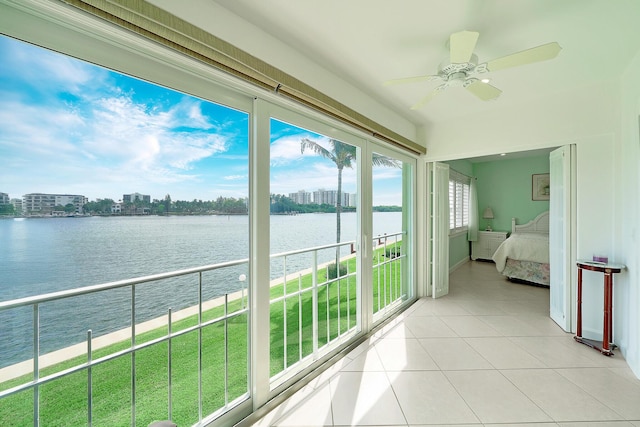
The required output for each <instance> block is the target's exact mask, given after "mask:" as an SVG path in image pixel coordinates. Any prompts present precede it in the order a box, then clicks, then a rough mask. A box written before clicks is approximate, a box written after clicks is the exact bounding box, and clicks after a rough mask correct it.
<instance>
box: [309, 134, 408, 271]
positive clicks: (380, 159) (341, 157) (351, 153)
mask: <svg viewBox="0 0 640 427" xmlns="http://www.w3.org/2000/svg"><path fill="white" fill-rule="evenodd" d="M328 145H329V148H325V147H323V146H322V145H320V144H318V143H317V142H315V141H311V140H310V139H307V138H304V139H303V140H302V141H300V152H301V153H304V150H305V149H309V150H311V151H313V152H315V153H316V154H319V155H320V156H322V157H324V158H325V159H329V160H331V161H332V162H333V163H335V165H336V167H337V168H338V194H337V200H336V243H340V213H341V212H342V170H343V169H344V168H352V167H353V166H352V164H353V162H355V161H356V147H355V146H353V145H350V144H345V143H344V142H340V141H338V140H335V139H329V144H328ZM373 165H374V166H386V167H394V168H399V167H400V166H401V164H400V162H398V161H397V160H394V159H391V158H389V157H386V156H382V155H380V154H376V153H374V154H373ZM336 265H337V262H336Z"/></svg>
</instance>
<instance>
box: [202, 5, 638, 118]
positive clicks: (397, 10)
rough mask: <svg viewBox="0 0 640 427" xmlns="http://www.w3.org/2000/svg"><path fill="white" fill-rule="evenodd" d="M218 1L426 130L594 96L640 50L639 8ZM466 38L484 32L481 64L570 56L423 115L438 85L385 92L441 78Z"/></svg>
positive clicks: (448, 95) (437, 103)
mask: <svg viewBox="0 0 640 427" xmlns="http://www.w3.org/2000/svg"><path fill="white" fill-rule="evenodd" d="M214 1H215V2H216V3H218V4H219V5H221V6H222V7H224V8H226V9H227V10H229V11H230V12H232V13H233V14H236V15H238V16H240V17H241V18H243V19H245V20H247V21H249V22H250V23H252V24H253V25H255V26H257V27H259V28H260V29H262V30H263V31H265V32H266V33H268V34H270V35H271V36H273V37H275V38H276V39H279V40H280V41H282V42H283V43H285V44H287V45H289V46H290V47H291V48H293V49H294V50H296V51H297V52H298V53H299V54H300V55H304V56H306V57H308V58H310V59H312V60H313V61H315V62H317V63H318V64H319V65H321V66H322V67H323V68H324V69H326V70H328V71H330V72H332V73H333V74H335V75H337V76H340V77H341V78H342V79H343V80H345V81H347V82H349V83H351V84H352V85H353V86H355V87H356V88H358V89H360V90H361V91H363V92H365V93H367V94H369V95H370V96H371V98H373V99H374V100H376V101H379V102H380V103H382V104H383V105H386V106H387V107H389V108H391V109H392V110H394V111H396V112H397V113H398V114H399V115H401V116H403V117H405V118H406V119H407V120H409V121H410V122H412V123H414V124H416V125H417V126H423V125H425V124H435V123H438V122H441V121H445V120H450V119H453V118H457V117H461V116H465V115H470V114H476V113H479V112H482V111H485V110H487V109H496V108H510V107H512V106H513V107H515V106H517V105H521V104H522V103H523V102H527V101H528V100H532V99H536V98H540V97H547V96H562V94H563V93H565V92H570V91H573V90H576V88H585V90H588V87H589V86H592V85H594V84H598V82H601V81H603V80H611V79H614V78H616V77H617V76H619V75H620V73H621V72H622V70H623V69H624V68H625V67H626V66H627V64H628V63H629V61H630V60H631V58H632V57H633V55H634V54H635V53H636V52H638V50H639V49H640V0H393V1H391V0H295V1H294V0H263V1H257V0H214ZM461 30H472V31H478V32H479V33H480V37H479V39H478V43H477V45H476V49H475V53H476V54H477V55H478V58H479V62H485V61H488V60H491V59H495V58H499V57H502V56H505V55H508V54H510V53H513V52H517V51H520V50H524V49H527V48H531V47H535V46H538V45H542V44H545V43H548V42H552V41H556V42H558V43H559V44H560V46H561V47H562V48H563V49H562V51H561V52H560V54H559V55H558V57H557V58H555V59H553V60H550V61H545V62H540V63H535V64H530V65H524V66H521V67H516V68H510V69H506V70H501V71H496V72H494V73H491V75H490V77H491V84H492V85H494V86H496V87H498V88H499V89H501V90H502V91H503V93H502V95H501V96H500V98H498V99H497V100H494V101H488V102H487V101H481V100H479V99H477V98H476V97H475V96H473V95H472V94H471V93H468V92H467V91H465V90H464V89H462V88H453V89H447V91H446V92H444V93H442V94H440V95H439V96H438V97H436V98H434V99H433V100H432V101H431V102H430V103H428V104H427V105H426V106H424V107H423V108H421V109H420V110H418V111H414V110H410V107H411V106H412V105H414V104H415V103H416V102H418V101H419V100H420V99H421V98H422V97H423V96H425V95H426V94H427V93H429V92H430V91H431V90H432V89H433V88H434V87H435V86H437V85H438V84H439V83H438V82H421V83H412V84H405V85H400V86H383V85H382V83H383V82H385V81H387V80H390V79H397V78H402V77H411V76H419V75H426V74H435V73H436V71H437V67H438V64H439V63H440V62H442V61H443V60H447V59H448V48H447V46H446V42H447V40H448V37H449V35H450V34H451V33H453V32H457V31H461ZM238 47H240V48H242V46H238ZM261 59H263V60H265V61H267V62H269V58H268V57H262V58H261ZM296 77H298V78H300V79H301V80H304V76H296Z"/></svg>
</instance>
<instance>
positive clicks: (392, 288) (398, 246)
mask: <svg viewBox="0 0 640 427" xmlns="http://www.w3.org/2000/svg"><path fill="white" fill-rule="evenodd" d="M404 234H406V233H405V232H398V233H392V234H384V235H381V236H377V237H375V238H374V239H373V246H374V248H378V249H380V250H378V251H375V250H374V257H373V273H374V274H373V279H374V295H375V298H374V307H373V312H374V314H375V313H386V312H387V311H388V310H390V309H393V308H395V307H396V306H397V305H398V304H400V303H402V301H404V300H405V299H406V298H407V297H408V295H407V287H406V284H405V283H404V282H403V279H404V277H403V270H404V268H403V266H404V265H405V262H406V259H407V253H406V252H407V250H406V247H403V246H402V243H403V240H402V236H403V235H404Z"/></svg>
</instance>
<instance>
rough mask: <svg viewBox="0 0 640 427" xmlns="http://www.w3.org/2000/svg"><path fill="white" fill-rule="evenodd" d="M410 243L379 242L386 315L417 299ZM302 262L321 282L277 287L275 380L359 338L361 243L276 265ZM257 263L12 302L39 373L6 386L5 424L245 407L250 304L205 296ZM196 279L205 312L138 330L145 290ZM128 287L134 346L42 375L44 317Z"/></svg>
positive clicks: (378, 293)
mask: <svg viewBox="0 0 640 427" xmlns="http://www.w3.org/2000/svg"><path fill="white" fill-rule="evenodd" d="M402 234H403V233H395V234H390V235H385V236H378V237H376V238H375V239H374V246H377V248H376V249H375V250H374V253H373V255H374V256H373V261H374V265H373V276H372V277H373V284H372V285H373V294H374V313H375V312H384V310H386V309H389V308H391V307H394V306H396V305H397V304H399V303H400V302H401V301H403V300H404V299H405V298H406V297H407V295H406V293H404V292H403V289H404V287H403V285H402V268H401V263H402V262H403V260H405V259H406V253H401V251H400V248H401V245H402ZM389 242H391V243H389ZM342 246H349V247H351V248H352V249H351V251H350V253H349V254H348V255H347V256H345V257H341V258H339V259H340V262H339V264H340V266H341V267H339V268H338V267H335V261H334V262H333V266H334V268H335V270H334V273H331V272H330V264H331V262H328V263H323V264H319V263H318V256H317V254H318V252H319V251H322V250H332V249H333V250H335V251H337V253H339V248H340V247H342ZM300 254H311V258H312V262H311V269H310V270H311V271H310V272H309V271H305V274H303V272H297V273H295V274H293V275H292V274H289V275H287V274H284V275H283V276H282V277H281V278H280V279H278V280H279V283H278V281H277V280H276V281H272V287H271V295H272V297H271V301H270V307H271V309H270V312H271V321H272V324H273V323H274V322H276V324H279V325H281V327H280V329H278V328H276V329H274V328H273V327H272V328H271V337H270V340H271V376H272V381H278V380H282V379H284V378H287V377H289V376H290V375H292V374H293V373H295V372H296V371H297V368H298V367H299V365H302V364H305V363H308V362H309V361H313V360H316V359H317V358H318V357H319V356H320V355H322V354H325V350H327V349H330V348H334V347H335V346H336V345H339V344H340V343H342V342H345V341H347V340H348V339H350V338H351V337H352V336H353V335H354V334H355V333H356V332H357V331H356V326H357V319H356V301H357V300H356V294H357V292H356V288H355V286H356V282H357V281H356V269H355V254H354V251H353V242H345V243H339V244H332V245H326V246H319V247H314V248H307V249H302V250H297V251H291V252H286V253H280V254H274V255H271V259H272V266H273V265H274V263H278V262H281V263H282V264H281V265H282V267H283V268H282V271H284V272H285V273H286V271H287V261H288V259H290V258H291V257H294V256H297V255H300ZM248 262H249V261H248V259H242V260H236V261H230V262H225V263H219V264H213V265H207V266H202V267H196V268H190V269H184V270H178V271H173V272H168V273H162V274H156V275H150V276H144V277H138V278H134V279H127V280H121V281H116V282H110V283H105V284H101V285H95V286H87V287H83V288H77V289H71V290H66V291H60V292H54V293H49V294H43V295H38V296H33V297H27V298H22V299H17V300H11V301H5V302H0V312H3V311H7V310H12V309H18V308H25V307H31V309H32V311H33V317H32V325H31V326H32V331H31V332H30V334H31V338H32V340H33V350H32V351H33V354H34V355H36V356H37V357H34V358H33V359H32V360H29V361H26V362H23V364H27V365H28V366H29V369H28V373H26V374H24V375H22V376H19V377H16V378H12V379H6V380H0V381H2V382H0V422H1V423H3V424H6V423H9V424H11V423H16V422H17V423H18V424H20V425H29V424H33V425H34V426H37V425H73V424H88V425H92V424H106V425H127V424H130V425H147V424H148V423H149V422H151V421H153V420H157V419H163V418H168V419H173V420H174V422H178V423H179V425H192V424H194V423H203V422H206V420H212V419H215V418H216V417H217V416H219V415H221V414H222V413H224V412H226V411H228V410H229V409H231V408H233V407H235V406H236V405H238V404H239V403H241V402H243V401H245V400H246V399H247V398H248V397H249V387H250V384H249V369H250V368H249V308H248V307H249V304H248V297H249V295H248V293H246V289H245V288H244V287H243V288H242V290H241V291H239V292H236V293H233V294H226V293H225V294H224V295H223V296H221V297H218V298H216V299H215V302H213V303H212V301H205V300H204V298H203V291H202V289H203V275H204V274H206V272H209V271H215V270H222V269H229V268H233V269H234V271H237V268H239V267H243V266H244V268H247V267H248ZM272 268H273V267H272ZM185 276H196V277H197V282H198V284H197V288H198V303H197V305H196V306H194V307H192V308H191V311H188V310H181V311H179V312H175V313H174V312H173V311H172V310H171V308H169V310H168V312H167V314H166V315H165V316H162V317H161V318H159V319H155V320H156V321H158V320H159V321H160V324H159V325H158V323H155V324H154V327H150V328H141V327H140V325H139V324H136V321H135V319H136V287H137V286H139V285H142V284H148V283H152V282H158V281H162V280H167V279H172V278H176V277H185ZM245 277H246V276H245ZM240 280H242V278H241V279H240ZM274 282H275V283H276V284H275V285H274ZM243 286H244V283H243ZM117 288H129V289H130V291H131V298H130V300H131V325H133V327H129V328H126V330H125V333H126V334H127V335H128V338H127V339H125V340H124V341H123V340H122V339H120V341H118V342H113V343H111V345H107V346H104V347H102V348H99V347H101V346H96V348H93V345H94V343H95V342H97V341H98V339H97V338H94V337H93V334H92V331H91V330H88V331H87V336H86V341H85V342H84V344H83V343H80V344H78V345H77V346H80V347H81V349H80V351H79V354H77V355H71V356H69V355H68V356H67V357H63V358H62V359H61V360H60V361H59V362H57V363H53V362H52V363H51V366H45V365H46V364H41V362H42V361H43V360H45V358H46V357H47V356H48V355H46V354H45V355H42V354H40V338H39V335H40V328H41V325H40V306H41V305H43V304H45V303H47V302H49V301H61V300H65V299H69V298H73V297H77V296H82V295H87V294H98V293H101V292H105V291H108V290H111V289H117ZM105 300H106V298H105ZM105 303H108V301H105ZM285 313H286V315H285ZM309 314H311V315H309ZM300 325H303V327H299V326H300ZM121 332H122V331H121ZM24 336H29V333H26V332H25V335H24ZM301 343H302V345H300V344H301ZM77 346H76V347H77ZM82 347H83V348H82ZM60 351H64V350H60ZM221 368H222V369H221ZM9 369H10V367H9ZM4 370H5V371H6V370H7V368H5V369H4ZM0 378H1V377H0ZM194 402H196V403H194Z"/></svg>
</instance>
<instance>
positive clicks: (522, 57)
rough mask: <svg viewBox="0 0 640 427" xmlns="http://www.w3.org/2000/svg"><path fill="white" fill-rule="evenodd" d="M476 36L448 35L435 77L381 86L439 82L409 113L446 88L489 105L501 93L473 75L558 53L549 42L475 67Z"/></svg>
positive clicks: (531, 61)
mask: <svg viewBox="0 0 640 427" xmlns="http://www.w3.org/2000/svg"><path fill="white" fill-rule="evenodd" d="M479 35H480V33H477V32H475V31H460V32H457V33H453V34H451V36H450V37H449V63H443V64H440V66H439V67H438V73H437V74H433V75H425V76H417V77H407V78H403V79H396V80H389V81H386V82H385V83H384V85H386V86H389V85H394V84H401V83H415V82H421V81H436V80H438V81H442V82H443V83H442V84H441V85H439V86H437V87H436V88H435V89H433V90H432V91H431V92H430V93H429V94H428V95H427V96H425V97H424V98H422V99H421V100H420V101H418V103H417V104H415V105H414V106H412V107H411V109H412V110H417V109H419V108H421V107H423V106H424V105H425V104H426V103H427V102H429V101H430V100H431V99H432V98H433V97H434V96H436V95H437V94H439V93H440V92H442V91H444V90H445V89H447V88H449V87H464V88H465V89H467V90H468V91H469V92H471V93H472V94H474V95H475V96H477V97H478V98H480V99H481V100H483V101H489V100H492V99H496V98H497V97H499V96H500V94H501V93H502V91H501V90H500V89H498V88H497V87H495V86H491V85H490V84H489V83H488V81H489V80H488V79H479V78H477V77H475V76H476V75H478V74H483V73H488V72H491V71H498V70H503V69H505V68H511V67H517V66H519V65H525V64H531V63H534V62H540V61H546V60H547V59H553V58H555V57H556V56H557V55H558V53H559V52H560V50H562V48H561V47H560V45H559V44H558V43H556V42H552V43H547V44H543V45H542V46H537V47H533V48H531V49H527V50H522V51H520V52H516V53H512V54H511V55H507V56H503V57H501V58H498V59H494V60H492V61H488V62H483V63H482V64H478V57H477V56H476V55H475V54H474V53H473V50H474V49H475V47H476V42H477V41H478V36H479Z"/></svg>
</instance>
